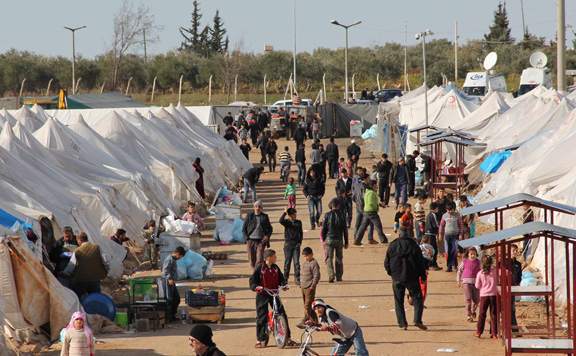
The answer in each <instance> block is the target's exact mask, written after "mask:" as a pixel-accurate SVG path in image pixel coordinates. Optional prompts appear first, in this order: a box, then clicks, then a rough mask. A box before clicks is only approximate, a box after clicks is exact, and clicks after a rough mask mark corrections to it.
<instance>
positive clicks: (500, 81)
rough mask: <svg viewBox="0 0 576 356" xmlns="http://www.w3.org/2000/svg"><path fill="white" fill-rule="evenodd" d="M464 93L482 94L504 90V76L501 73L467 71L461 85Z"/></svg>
mask: <svg viewBox="0 0 576 356" xmlns="http://www.w3.org/2000/svg"><path fill="white" fill-rule="evenodd" d="M463 90H464V93H466V94H467V95H472V96H484V95H486V93H488V91H489V90H491V91H506V90H507V89H506V78H504V76H503V75H502V74H496V75H494V74H489V73H488V72H469V73H468V74H466V80H465V81H464V87H463Z"/></svg>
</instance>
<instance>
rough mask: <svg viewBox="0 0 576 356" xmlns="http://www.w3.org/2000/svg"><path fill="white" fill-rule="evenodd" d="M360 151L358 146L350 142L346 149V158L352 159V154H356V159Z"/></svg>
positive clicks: (358, 157)
mask: <svg viewBox="0 0 576 356" xmlns="http://www.w3.org/2000/svg"><path fill="white" fill-rule="evenodd" d="M360 153H362V151H361V150H360V146H358V145H357V144H355V143H353V144H351V145H350V146H348V148H347V149H346V154H348V159H352V156H356V160H359V159H360Z"/></svg>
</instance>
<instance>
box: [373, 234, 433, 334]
mask: <svg viewBox="0 0 576 356" xmlns="http://www.w3.org/2000/svg"><path fill="white" fill-rule="evenodd" d="M384 268H386V272H387V273H388V274H389V275H390V276H391V277H392V289H393V291H394V306H395V310H396V319H397V320H398V326H399V327H400V328H401V329H404V330H406V329H407V328H408V322H407V321H406V312H405V310H404V295H405V292H406V289H408V292H409V293H410V296H411V297H412V301H413V303H414V325H416V327H418V328H419V329H420V330H427V329H428V328H427V327H426V325H424V323H423V322H422V313H423V311H424V301H423V300H422V291H421V290H420V283H419V280H420V279H422V281H425V280H426V262H425V260H424V257H423V256H422V250H420V246H418V243H417V242H416V240H414V239H413V238H411V237H410V236H409V235H405V236H401V237H399V238H397V239H396V240H394V241H392V242H391V243H390V246H389V247H388V251H386V259H385V260H384Z"/></svg>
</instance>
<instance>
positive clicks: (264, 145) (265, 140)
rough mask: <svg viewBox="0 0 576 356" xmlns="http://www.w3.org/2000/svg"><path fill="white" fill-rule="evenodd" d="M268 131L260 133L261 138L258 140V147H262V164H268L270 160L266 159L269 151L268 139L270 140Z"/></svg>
mask: <svg viewBox="0 0 576 356" xmlns="http://www.w3.org/2000/svg"><path fill="white" fill-rule="evenodd" d="M269 139H270V138H269V137H268V133H267V131H264V132H262V133H261V134H260V138H259V139H258V142H256V147H257V148H260V155H261V156H260V164H266V163H268V161H267V160H266V154H267V152H268V141H269Z"/></svg>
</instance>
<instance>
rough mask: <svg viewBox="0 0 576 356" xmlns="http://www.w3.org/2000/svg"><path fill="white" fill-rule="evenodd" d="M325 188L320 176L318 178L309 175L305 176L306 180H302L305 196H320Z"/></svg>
mask: <svg viewBox="0 0 576 356" xmlns="http://www.w3.org/2000/svg"><path fill="white" fill-rule="evenodd" d="M325 190H326V186H325V185H324V182H322V179H321V178H318V176H316V177H314V178H312V177H311V176H307V177H306V180H305V181H304V195H305V196H306V197H308V196H313V197H322V196H324V193H325Z"/></svg>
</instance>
